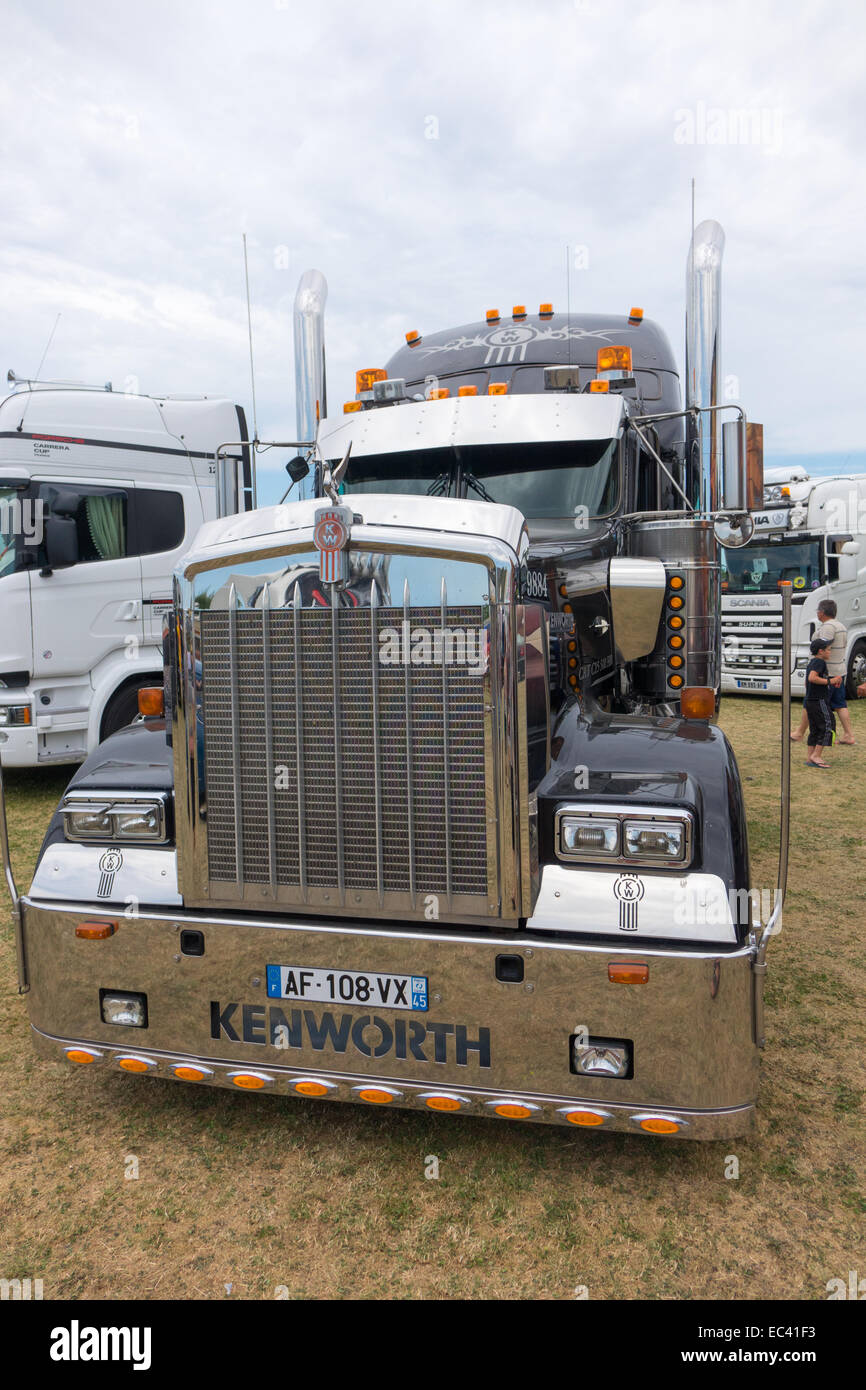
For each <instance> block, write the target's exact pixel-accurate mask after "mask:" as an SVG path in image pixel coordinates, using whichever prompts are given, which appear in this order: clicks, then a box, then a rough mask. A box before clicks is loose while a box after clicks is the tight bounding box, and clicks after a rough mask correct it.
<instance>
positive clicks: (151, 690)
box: [138, 685, 165, 719]
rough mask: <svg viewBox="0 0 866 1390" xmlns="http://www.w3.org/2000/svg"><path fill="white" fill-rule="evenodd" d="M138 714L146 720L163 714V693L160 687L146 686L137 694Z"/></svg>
mask: <svg viewBox="0 0 866 1390" xmlns="http://www.w3.org/2000/svg"><path fill="white" fill-rule="evenodd" d="M138 712H139V714H143V715H144V716H145V718H147V719H153V718H154V717H155V716H161V715H163V714H165V691H164V690H163V688H162V686H160V685H146V686H144V687H143V688H142V689H141V690H139V692H138Z"/></svg>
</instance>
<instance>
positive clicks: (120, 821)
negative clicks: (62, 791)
mask: <svg viewBox="0 0 866 1390" xmlns="http://www.w3.org/2000/svg"><path fill="white" fill-rule="evenodd" d="M168 801H169V794H168V792H128V791H127V792H124V793H123V794H122V795H119V794H118V793H117V792H99V791H92V792H90V791H88V792H74V791H73V792H67V794H66V796H64V798H63V800H62V801H61V803H60V814H61V815H62V817H63V834H64V837H65V838H66V839H67V840H69V841H70V843H72V844H85V845H94V844H99V845H106V844H107V845H118V844H122V845H129V846H132V845H144V846H150V845H164V844H167V843H168V839H169V830H168V825H169V817H168ZM147 812H152V813H153V814H154V828H153V832H152V833H148V834H134V833H133V834H130V833H129V832H128V831H125V830H124V828H123V826H124V818H126V820H127V821H131V820H133V819H134V818H135V817H138V818H139V819H140V818H141V816H142V814H143V813H147ZM84 815H91V816H100V815H101V816H102V819H103V821H107V822H108V823H109V824H108V826H107V827H105V826H103V827H98V828H94V829H93V830H92V831H83V832H82V831H81V830H80V828H79V829H78V830H76V828H75V825H74V822H73V819H72V818H73V817H75V816H84Z"/></svg>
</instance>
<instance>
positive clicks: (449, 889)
mask: <svg viewBox="0 0 866 1390" xmlns="http://www.w3.org/2000/svg"><path fill="white" fill-rule="evenodd" d="M439 623H440V626H441V628H442V642H443V650H444V643H445V629H446V628H447V626H448V586H447V585H446V583H445V576H444V574H443V576H442V589H441V592H440V595H439ZM442 771H443V777H444V787H443V795H444V797H445V899H446V902H447V904H448V911H449V912H450V911H451V906H452V902H453V898H454V890H453V879H452V865H451V716H450V713H449V710H448V663H447V662H446V661H443V662H442Z"/></svg>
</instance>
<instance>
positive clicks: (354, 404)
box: [343, 401, 361, 415]
mask: <svg viewBox="0 0 866 1390" xmlns="http://www.w3.org/2000/svg"><path fill="white" fill-rule="evenodd" d="M360 409H361V402H360V401H346V404H345V405H344V406H343V414H344V415H354V413H355V411H356V410H360Z"/></svg>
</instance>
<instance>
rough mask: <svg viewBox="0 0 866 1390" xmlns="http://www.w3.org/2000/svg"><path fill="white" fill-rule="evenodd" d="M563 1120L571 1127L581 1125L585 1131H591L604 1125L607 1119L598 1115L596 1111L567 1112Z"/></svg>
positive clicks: (564, 1113)
mask: <svg viewBox="0 0 866 1390" xmlns="http://www.w3.org/2000/svg"><path fill="white" fill-rule="evenodd" d="M563 1119H566V1120H568V1123H569V1124H570V1125H581V1126H582V1127H583V1128H585V1129H591V1128H594V1127H595V1126H596V1125H603V1124H604V1119H605V1117H604V1115H597V1114H596V1112H595V1111H594V1110H565V1111H564V1112H563Z"/></svg>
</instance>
